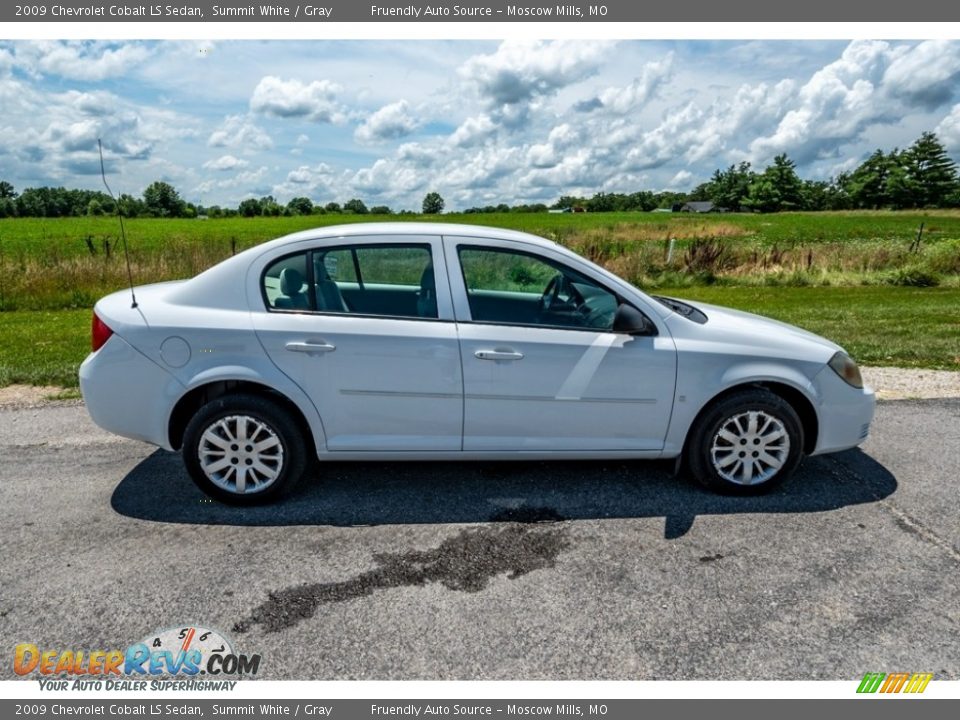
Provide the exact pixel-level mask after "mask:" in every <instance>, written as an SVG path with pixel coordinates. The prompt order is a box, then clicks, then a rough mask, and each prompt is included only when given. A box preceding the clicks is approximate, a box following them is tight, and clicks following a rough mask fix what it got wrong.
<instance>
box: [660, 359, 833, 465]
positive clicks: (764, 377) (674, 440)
mask: <svg viewBox="0 0 960 720" xmlns="http://www.w3.org/2000/svg"><path fill="white" fill-rule="evenodd" d="M679 364H680V367H679V368H678V371H677V378H678V379H677V390H676V395H675V396H674V401H673V414H672V415H671V418H670V427H669V428H668V430H667V438H666V442H665V444H664V453H663V454H664V457H676V456H678V455H679V454H680V453H681V452H683V446H684V442H685V441H686V438H687V435H688V434H689V432H690V429H691V427H692V425H693V422H694V420H696V418H697V416H698V415H699V414H700V412H701V411H702V410H703V409H704V408H705V407H707V406H708V405H709V404H710V403H711V402H713V400H714V399H715V398H717V397H718V396H720V395H722V394H724V393H726V392H728V391H729V390H731V389H733V388H736V387H740V386H746V385H751V384H753V383H779V384H781V385H786V386H788V387H791V388H793V389H794V390H796V391H798V392H800V393H801V394H802V395H803V396H804V397H805V398H807V400H809V401H810V404H811V405H812V406H813V408H814V412H816V413H817V414H818V415H819V407H820V397H819V394H818V391H817V388H816V386H815V385H814V384H813V382H812V381H811V379H810V377H809V376H808V375H807V374H806V373H805V372H804V370H812V369H813V365H814V364H813V363H809V364H810V365H811V368H806V367H803V368H802V369H801V368H798V367H795V366H793V365H791V364H787V363H784V362H782V361H778V360H757V359H749V360H743V361H741V362H735V363H733V364H727V365H716V366H714V367H711V363H710V362H707V361H704V360H702V359H701V360H700V361H697V360H695V359H690V358H688V359H687V361H686V365H687V367H683V365H684V360H683V358H682V355H681V359H680V361H679ZM806 364H807V363H802V364H801V365H804V366H805V365H806ZM817 369H819V367H817Z"/></svg>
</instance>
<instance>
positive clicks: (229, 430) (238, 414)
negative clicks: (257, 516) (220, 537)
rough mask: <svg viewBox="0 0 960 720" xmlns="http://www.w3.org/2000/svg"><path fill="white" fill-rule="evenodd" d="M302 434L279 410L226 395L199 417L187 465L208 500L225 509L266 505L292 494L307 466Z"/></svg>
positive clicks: (186, 451) (188, 435)
mask: <svg viewBox="0 0 960 720" xmlns="http://www.w3.org/2000/svg"><path fill="white" fill-rule="evenodd" d="M306 454H307V449H306V443H305V442H304V438H303V434H302V433H301V431H300V429H299V428H298V427H297V425H296V423H295V422H294V421H293V419H292V418H291V417H290V414H289V413H288V412H287V411H286V410H284V409H283V408H282V407H280V406H279V405H278V404H276V403H274V402H272V401H270V400H268V399H266V398H263V397H259V396H256V395H225V396H223V397H219V398H216V399H215V400H212V401H210V402H209V403H207V404H206V405H204V406H203V407H202V408H200V410H199V411H197V414H196V415H194V417H193V419H191V420H190V422H189V423H188V425H187V428H186V430H185V432H184V439H183V462H184V464H185V465H186V467H187V471H188V472H189V473H190V477H191V478H192V479H193V481H194V482H195V483H196V484H197V485H198V486H199V488H200V489H201V490H203V491H204V492H205V493H206V494H207V495H209V496H211V497H213V498H216V499H217V500H221V501H223V502H226V503H231V504H236V505H251V504H254V503H261V502H266V501H268V500H270V499H273V498H275V497H276V496H277V495H278V494H280V493H281V492H283V491H284V490H287V489H289V488H290V487H291V486H292V485H293V484H294V483H296V481H297V480H299V478H300V476H301V475H303V473H304V470H305V468H306V465H307V458H306Z"/></svg>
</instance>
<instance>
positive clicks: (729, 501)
mask: <svg viewBox="0 0 960 720" xmlns="http://www.w3.org/2000/svg"><path fill="white" fill-rule="evenodd" d="M672 470H673V463H672V462H671V463H667V462H662V461H661V462H651V461H556V462H462V463H460V462H431V463H425V462H392V463H380V462H351V463H346V462H336V463H320V464H317V465H316V466H315V469H314V470H313V471H312V472H310V473H309V474H308V476H307V477H305V478H304V479H303V480H302V481H301V483H300V485H299V486H298V487H297V488H296V489H295V490H294V491H293V492H292V493H290V494H288V495H287V496H285V497H284V498H283V499H282V500H280V501H279V502H276V503H274V504H271V505H265V506H255V507H246V508H237V507H230V506H226V505H222V504H219V503H217V502H215V501H211V500H209V499H208V498H207V497H206V496H205V495H204V494H203V493H201V492H200V491H199V490H198V489H197V487H196V486H195V485H194V484H193V483H192V482H191V481H190V479H189V477H188V476H187V474H186V471H185V470H184V469H183V465H182V463H181V461H180V456H179V455H178V454H175V453H170V452H165V451H162V450H157V451H156V452H154V453H153V454H152V455H150V456H149V457H147V458H146V459H144V460H143V461H142V462H141V463H140V464H139V465H137V466H136V467H135V468H134V469H133V470H131V471H130V473H129V474H128V475H127V476H126V477H124V478H123V480H122V481H121V482H120V484H119V485H118V486H117V488H116V490H115V491H114V493H113V497H112V500H111V504H112V506H113V509H114V510H116V511H117V512H118V513H120V514H122V515H126V516H128V517H132V518H137V519H141V520H149V521H154V522H169V523H196V524H208V525H236V526H279V525H330V526H364V525H389V524H410V523H412V524H418V523H487V522H522V523H537V522H557V521H563V520H595V519H606V518H646V517H663V518H665V527H664V536H665V537H666V538H668V539H669V538H677V537H681V536H682V535H684V534H685V533H686V532H687V531H688V530H689V529H690V527H691V526H692V525H693V522H694V520H695V519H696V517H697V516H698V515H720V514H739V513H802V512H823V511H826V510H835V509H837V508H841V507H845V506H848V505H857V504H861V503H870V502H876V501H878V500H881V499H882V498H885V497H887V496H888V495H890V494H891V493H893V492H894V491H895V490H896V488H897V481H896V479H895V478H894V477H893V475H892V474H891V473H890V472H889V471H888V470H887V469H886V468H885V467H883V466H882V465H880V464H879V463H878V462H877V461H876V460H874V459H873V458H871V457H870V456H869V455H867V454H865V453H864V452H863V451H861V450H859V449H854V450H848V451H846V452H843V453H837V454H834V455H827V456H823V457H813V458H807V459H806V460H805V461H804V462H803V464H802V465H801V467H800V469H799V470H798V471H797V474H796V475H795V476H794V477H793V478H792V479H791V480H790V481H789V482H787V483H785V484H784V485H782V486H781V487H779V488H777V489H776V490H774V491H773V492H771V493H769V494H766V495H761V496H757V497H725V496H720V495H716V494H713V493H711V492H709V491H707V490H705V489H703V488H701V487H699V486H698V485H697V484H696V483H694V482H693V481H691V480H689V479H686V478H684V477H677V476H674V475H673V473H672Z"/></svg>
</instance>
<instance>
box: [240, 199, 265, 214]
mask: <svg viewBox="0 0 960 720" xmlns="http://www.w3.org/2000/svg"><path fill="white" fill-rule="evenodd" d="M237 210H238V211H239V212H240V214H241V215H243V216H244V217H256V216H257V215H259V214H260V201H259V200H256V199H255V198H247V199H246V200H242V201H240V207H238V208H237Z"/></svg>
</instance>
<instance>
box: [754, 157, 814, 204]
mask: <svg viewBox="0 0 960 720" xmlns="http://www.w3.org/2000/svg"><path fill="white" fill-rule="evenodd" d="M742 204H743V205H744V206H745V207H748V208H751V209H753V210H757V211H759V212H778V211H780V210H797V209H799V208H801V207H803V183H802V182H801V180H800V178H799V177H798V176H797V171H796V165H795V164H794V162H793V160H791V159H790V158H788V157H787V156H786V154H780V155H777V156H776V157H775V158H774V159H773V165H770V166H768V167H767V169H766V170H764V171H763V173H762V174H761V175H760V176H758V177H757V178H756V179H755V180H754V181H753V182H751V183H750V192H749V195H748V196H747V197H746V198H744V200H743V203H742Z"/></svg>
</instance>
